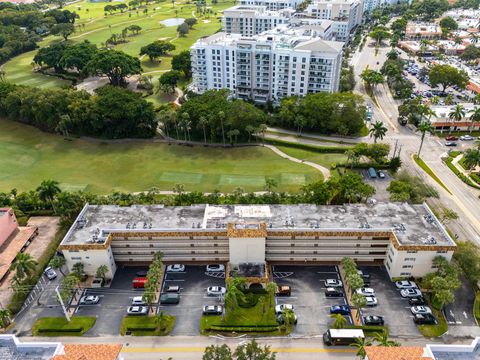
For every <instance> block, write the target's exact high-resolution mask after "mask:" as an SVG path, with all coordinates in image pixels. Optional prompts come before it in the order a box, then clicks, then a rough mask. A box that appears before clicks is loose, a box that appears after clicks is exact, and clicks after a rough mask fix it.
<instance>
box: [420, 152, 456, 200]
mask: <svg viewBox="0 0 480 360" xmlns="http://www.w3.org/2000/svg"><path fill="white" fill-rule="evenodd" d="M413 160H414V161H415V162H416V163H417V165H418V166H420V167H421V168H422V170H423V171H425V172H426V173H427V174H428V175H430V177H431V178H432V179H433V180H435V181H436V182H437V183H438V184H439V185H440V186H441V187H443V188H444V189H445V190H447V192H448V193H449V194H452V193H451V192H450V190H448V188H447V187H446V186H445V185H444V184H443V182H442V181H441V180H440V179H439V178H438V176H437V175H435V173H434V172H433V171H432V169H430V168H429V167H428V165H427V164H425V162H424V161H423V160H422V159H421V158H419V157H418V156H417V155H413Z"/></svg>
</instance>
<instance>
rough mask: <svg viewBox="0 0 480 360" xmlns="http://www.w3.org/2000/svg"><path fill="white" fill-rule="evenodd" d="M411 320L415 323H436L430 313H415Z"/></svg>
mask: <svg viewBox="0 0 480 360" xmlns="http://www.w3.org/2000/svg"><path fill="white" fill-rule="evenodd" d="M413 321H414V322H415V324H417V325H436V324H437V323H438V322H437V319H435V316H433V315H432V314H415V315H414V316H413Z"/></svg>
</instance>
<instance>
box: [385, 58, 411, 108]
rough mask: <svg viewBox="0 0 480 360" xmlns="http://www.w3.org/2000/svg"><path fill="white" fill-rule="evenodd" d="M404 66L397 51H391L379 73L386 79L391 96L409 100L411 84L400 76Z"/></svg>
mask: <svg viewBox="0 0 480 360" xmlns="http://www.w3.org/2000/svg"><path fill="white" fill-rule="evenodd" d="M404 65H405V61H404V60H402V59H401V58H400V57H399V56H398V53H397V51H396V50H391V51H390V52H389V53H388V54H387V60H386V61H385V63H384V64H383V66H382V69H381V73H382V74H383V75H385V76H386V77H387V83H388V86H389V87H390V89H392V93H393V96H394V97H395V98H397V99H408V98H410V95H411V94H412V90H413V83H412V82H411V81H410V80H408V79H407V78H406V77H405V76H403V74H402V72H403V67H404Z"/></svg>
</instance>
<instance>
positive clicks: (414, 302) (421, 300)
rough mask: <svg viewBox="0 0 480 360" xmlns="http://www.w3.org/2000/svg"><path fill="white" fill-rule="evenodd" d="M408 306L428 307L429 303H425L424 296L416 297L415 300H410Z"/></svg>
mask: <svg viewBox="0 0 480 360" xmlns="http://www.w3.org/2000/svg"><path fill="white" fill-rule="evenodd" d="M408 304H409V305H412V306H416V305H426V304H427V302H426V301H425V298H424V297H423V296H419V297H414V298H410V299H408Z"/></svg>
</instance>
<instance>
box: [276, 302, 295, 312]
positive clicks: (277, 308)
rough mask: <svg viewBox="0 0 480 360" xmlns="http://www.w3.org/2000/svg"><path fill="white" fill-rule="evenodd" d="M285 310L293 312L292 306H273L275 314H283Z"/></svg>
mask: <svg viewBox="0 0 480 360" xmlns="http://www.w3.org/2000/svg"><path fill="white" fill-rule="evenodd" d="M285 310H292V311H293V305H292V304H280V305H277V306H275V313H276V314H283V313H284V312H285Z"/></svg>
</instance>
